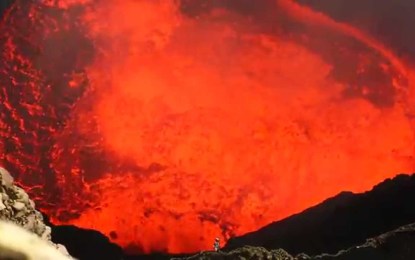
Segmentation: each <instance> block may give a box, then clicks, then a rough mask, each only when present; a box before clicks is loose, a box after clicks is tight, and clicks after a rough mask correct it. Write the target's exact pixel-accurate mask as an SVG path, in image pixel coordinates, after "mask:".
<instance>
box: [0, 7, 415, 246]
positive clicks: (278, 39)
mask: <svg viewBox="0 0 415 260" xmlns="http://www.w3.org/2000/svg"><path fill="white" fill-rule="evenodd" d="M225 2H226V3H228V4H224V3H225ZM232 2H235V1H228V2H227V1H211V2H209V4H206V2H205V1H193V2H192V1H186V0H182V1H180V2H178V1H173V0H138V1H137V0H124V1H115V0H104V1H98V0H89V1H86V0H83V1H81V0H71V1H70V0H61V1H47V0H44V1H43V3H37V4H34V3H31V2H29V1H24V0H21V1H16V3H15V4H14V5H13V6H12V7H11V8H10V9H9V10H8V12H7V13H6V14H5V15H4V18H3V22H2V24H1V25H0V26H1V27H0V30H1V38H0V44H1V46H2V49H3V52H2V61H1V62H0V80H1V81H0V82H1V91H0V97H1V106H0V108H1V109H2V110H1V118H0V126H1V127H2V128H1V130H2V131H1V133H0V136H1V138H2V143H0V151H1V154H0V160H1V163H2V164H4V166H5V167H6V168H8V169H9V170H10V171H11V172H12V173H14V174H15V177H16V178H17V180H18V181H19V182H20V183H21V185H23V186H24V187H26V188H27V189H28V191H29V193H30V195H31V196H33V197H34V198H35V200H36V202H37V205H38V207H39V208H40V209H42V210H44V211H45V212H46V213H47V214H48V215H49V216H50V217H51V219H52V220H53V221H54V222H55V223H70V224H75V225H78V226H80V227H85V228H94V229H98V230H100V231H102V232H103V233H105V234H106V235H109V236H110V237H111V238H112V239H113V241H114V242H116V243H119V244H120V245H122V246H124V247H125V248H128V247H129V248H130V249H132V248H135V249H137V250H140V251H142V252H150V251H168V252H174V253H177V252H190V251H196V250H200V249H209V248H210V247H211V244H212V239H213V238H214V237H216V236H218V235H221V236H222V239H224V240H226V239H228V238H229V237H230V236H234V235H240V234H243V233H246V232H249V231H252V230H255V229H258V228H259V227H261V226H263V225H266V224H268V223H270V222H272V221H275V220H278V219H281V218H284V217H287V216H289V215H291V214H293V213H297V212H299V211H301V210H303V209H305V208H307V207H309V206H312V205H314V204H316V203H318V202H320V201H322V200H324V199H325V198H327V197H329V196H333V195H335V194H336V193H338V192H340V191H343V190H351V191H355V192H360V191H365V190H367V189H370V188H371V187H372V186H373V184H375V183H377V182H379V181H381V180H383V179H385V178H388V177H392V176H394V175H396V174H397V173H400V172H413V171H414V170H415V164H414V160H413V156H414V155H415V150H414V144H415V140H414V138H415V136H414V128H413V126H414V122H413V116H414V113H413V110H414V108H413V107H412V106H413V105H412V104H411V103H410V102H409V100H411V97H413V96H414V89H415V88H414V87H415V85H414V84H415V77H414V76H413V75H414V71H413V70H412V69H411V68H410V67H409V66H407V65H405V63H404V62H402V61H401V60H400V59H399V57H396V56H395V55H394V54H393V51H391V50H389V49H388V48H386V47H385V46H383V45H382V44H381V43H379V42H377V41H376V40H375V39H372V38H371V37H369V36H368V35H366V34H364V33H363V32H360V31H359V30H358V29H356V28H352V27H350V26H348V25H345V24H340V23H338V22H335V21H333V20H332V19H330V18H328V17H326V16H324V15H323V14H319V13H315V12H313V11H312V10H310V9H307V8H305V7H302V6H300V5H297V4H295V3H294V2H292V1H287V0H281V1H268V0H267V1H265V0H264V1H263V3H262V4H260V5H259V6H261V5H263V8H262V9H261V8H258V9H255V10H253V11H252V12H250V11H247V9H244V8H236V7H235V6H238V4H235V3H234V4H229V3H232ZM242 2H245V1H242ZM245 4H246V3H245ZM234 5H235V6H234ZM248 9H249V8H248Z"/></svg>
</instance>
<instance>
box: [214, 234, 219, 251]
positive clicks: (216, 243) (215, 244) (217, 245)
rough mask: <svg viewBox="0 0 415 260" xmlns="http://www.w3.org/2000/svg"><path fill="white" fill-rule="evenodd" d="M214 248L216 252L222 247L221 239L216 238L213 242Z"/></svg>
mask: <svg viewBox="0 0 415 260" xmlns="http://www.w3.org/2000/svg"><path fill="white" fill-rule="evenodd" d="M213 249H214V250H215V252H218V251H219V249H220V240H219V238H218V237H217V238H215V243H213Z"/></svg>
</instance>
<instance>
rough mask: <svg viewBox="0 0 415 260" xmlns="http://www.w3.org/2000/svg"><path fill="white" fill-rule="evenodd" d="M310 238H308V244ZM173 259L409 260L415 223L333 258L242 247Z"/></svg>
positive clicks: (414, 256)
mask: <svg viewBox="0 0 415 260" xmlns="http://www.w3.org/2000/svg"><path fill="white" fill-rule="evenodd" d="M311 239H312V238H310V240H311ZM173 259H187V260H193V259H194V260H195V259H200V260H202V259H206V260H207V259H212V260H225V259H241V260H242V259H270V260H271V259H272V260H307V259H309V260H317V259H320V260H329V259H333V260H370V259H376V260H397V259H402V260H410V259H415V223H414V224H410V225H407V226H403V227H401V228H398V229H396V230H394V231H391V232H387V233H385V234H382V235H380V236H378V237H375V238H371V239H367V240H366V242H365V243H364V244H362V245H359V246H355V247H352V248H349V249H347V250H340V251H339V252H338V253H336V254H332V255H330V254H321V255H317V256H308V255H306V254H299V255H297V256H292V255H290V254H288V253H287V252H286V251H284V250H282V249H277V250H275V249H274V250H270V251H268V250H266V249H265V248H263V247H251V246H244V247H241V248H238V249H235V250H232V251H230V252H203V253H200V254H198V255H194V256H191V257H187V258H173Z"/></svg>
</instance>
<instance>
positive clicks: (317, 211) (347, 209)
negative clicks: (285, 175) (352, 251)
mask: <svg viewBox="0 0 415 260" xmlns="http://www.w3.org/2000/svg"><path fill="white" fill-rule="evenodd" d="M287 203H289V202H287ZM412 222H415V175H412V176H408V175H399V176H397V177H395V178H393V179H392V180H391V179H388V180H386V181H384V182H382V183H380V184H378V185H377V186H375V187H374V188H373V189H372V190H371V191H368V192H366V193H362V194H353V193H348V192H343V193H341V194H339V195H338V196H336V197H333V198H331V199H328V200H326V201H324V202H323V203H321V204H319V205H317V206H315V207H312V208H309V209H307V210H305V211H303V212H302V213H300V214H297V215H293V216H291V217H288V218H286V219H283V220H281V221H278V222H274V223H272V224H270V225H268V226H265V227H264V228H261V229H260V230H258V231H255V232H252V233H248V234H246V235H243V236H240V237H235V238H233V239H231V240H230V241H228V243H227V245H226V246H225V249H226V250H231V249H235V248H239V247H243V246H245V245H251V246H260V247H264V248H266V249H274V248H284V249H285V250H287V251H288V252H290V253H291V254H299V253H306V254H309V255H318V254H321V253H336V252H338V251H339V250H341V249H344V248H349V247H352V246H355V245H358V244H362V243H364V241H365V240H366V238H369V237H375V236H377V235H380V234H382V233H384V232H388V231H390V230H394V229H396V228H398V227H400V226H403V225H406V224H409V223H412Z"/></svg>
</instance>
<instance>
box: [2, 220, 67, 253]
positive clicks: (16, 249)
mask: <svg viewBox="0 0 415 260" xmlns="http://www.w3.org/2000/svg"><path fill="white" fill-rule="evenodd" d="M0 259H2V260H71V259H72V258H71V257H69V256H68V255H65V254H63V253H62V252H60V251H59V250H57V249H56V248H55V247H54V246H53V245H52V244H51V243H50V242H49V241H47V240H44V239H42V238H40V237H39V236H37V235H36V234H33V233H31V232H29V231H28V230H25V229H24V228H22V227H20V226H18V225H16V224H15V223H13V222H9V221H4V220H0Z"/></svg>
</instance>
